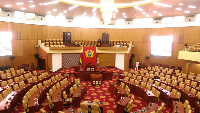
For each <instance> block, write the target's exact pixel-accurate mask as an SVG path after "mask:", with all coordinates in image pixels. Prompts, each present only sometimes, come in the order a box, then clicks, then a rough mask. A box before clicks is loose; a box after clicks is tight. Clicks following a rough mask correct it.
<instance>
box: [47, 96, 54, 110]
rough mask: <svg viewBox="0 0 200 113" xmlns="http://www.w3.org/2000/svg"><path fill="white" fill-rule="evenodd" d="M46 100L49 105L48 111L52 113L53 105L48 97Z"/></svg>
mask: <svg viewBox="0 0 200 113" xmlns="http://www.w3.org/2000/svg"><path fill="white" fill-rule="evenodd" d="M47 100H48V103H49V109H50V110H51V111H53V109H54V104H53V103H52V100H51V98H50V96H47Z"/></svg>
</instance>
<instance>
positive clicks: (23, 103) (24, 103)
mask: <svg viewBox="0 0 200 113" xmlns="http://www.w3.org/2000/svg"><path fill="white" fill-rule="evenodd" d="M22 105H23V107H24V111H25V112H26V113H28V112H29V109H28V105H27V103H26V102H25V101H24V100H22Z"/></svg>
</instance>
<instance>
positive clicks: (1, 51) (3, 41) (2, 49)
mask: <svg viewBox="0 0 200 113" xmlns="http://www.w3.org/2000/svg"><path fill="white" fill-rule="evenodd" d="M0 36H1V37H0V56H6V55H12V33H11V32H0Z"/></svg>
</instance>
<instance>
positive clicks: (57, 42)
mask: <svg viewBox="0 0 200 113" xmlns="http://www.w3.org/2000/svg"><path fill="white" fill-rule="evenodd" d="M41 42H42V43H44V46H46V47H65V45H64V43H63V39H42V40H41Z"/></svg>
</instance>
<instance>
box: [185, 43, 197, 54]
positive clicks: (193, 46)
mask: <svg viewBox="0 0 200 113" xmlns="http://www.w3.org/2000/svg"><path fill="white" fill-rule="evenodd" d="M184 50H185V51H191V52H200V43H196V44H193V45H189V46H188V47H187V48H186V46H185V49H184Z"/></svg>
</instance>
